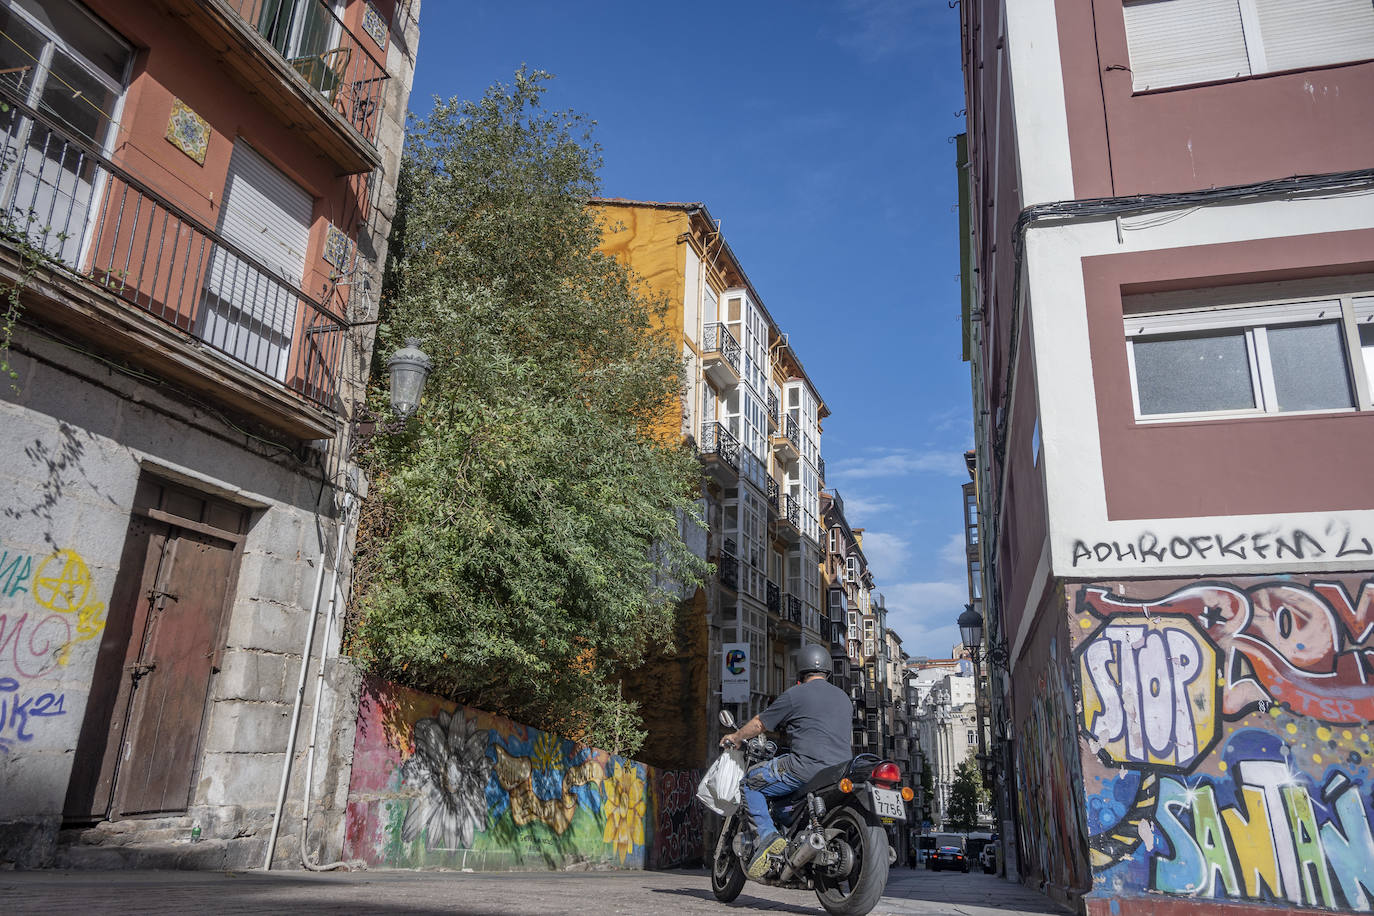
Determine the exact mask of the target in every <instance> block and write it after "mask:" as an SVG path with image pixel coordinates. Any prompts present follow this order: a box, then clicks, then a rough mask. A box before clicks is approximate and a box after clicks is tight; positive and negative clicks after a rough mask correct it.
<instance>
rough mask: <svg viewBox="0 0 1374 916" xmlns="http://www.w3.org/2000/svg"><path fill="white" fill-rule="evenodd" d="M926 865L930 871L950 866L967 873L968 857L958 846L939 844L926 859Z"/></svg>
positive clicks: (941, 869)
mask: <svg viewBox="0 0 1374 916" xmlns="http://www.w3.org/2000/svg"><path fill="white" fill-rule="evenodd" d="M926 866H927V867H928V868H929V869H930V870H931V871H943V870H945V869H946V868H952V869H957V870H959V871H961V872H963V873H964V874H968V857H967V856H965V855H964V851H963V850H962V849H960V848H959V847H958V846H941V847H940V848H939V849H936V850H935V852H934V853H933V854H932V855H931V857H930V858H929V859H927V860H926Z"/></svg>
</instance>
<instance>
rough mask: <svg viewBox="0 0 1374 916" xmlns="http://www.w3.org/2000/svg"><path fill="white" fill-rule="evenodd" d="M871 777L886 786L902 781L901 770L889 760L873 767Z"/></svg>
mask: <svg viewBox="0 0 1374 916" xmlns="http://www.w3.org/2000/svg"><path fill="white" fill-rule="evenodd" d="M871 779H872V780H873V781H874V782H878V783H882V784H884V785H887V786H895V785H896V784H897V783H899V782H901V781H902V771H901V770H899V769H897V764H895V763H893V762H892V761H890V760H889V761H886V762H884V763H880V764H878V765H877V766H875V767H874V768H873V775H872V777H871Z"/></svg>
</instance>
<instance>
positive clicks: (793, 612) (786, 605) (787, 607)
mask: <svg viewBox="0 0 1374 916" xmlns="http://www.w3.org/2000/svg"><path fill="white" fill-rule="evenodd" d="M782 619H783V620H786V621H787V622H788V623H791V624H795V625H796V626H798V627H800V626H801V625H802V600H801V599H800V598H798V597H797V596H796V595H793V594H791V593H790V592H789V593H788V594H786V595H784V596H783V606H782Z"/></svg>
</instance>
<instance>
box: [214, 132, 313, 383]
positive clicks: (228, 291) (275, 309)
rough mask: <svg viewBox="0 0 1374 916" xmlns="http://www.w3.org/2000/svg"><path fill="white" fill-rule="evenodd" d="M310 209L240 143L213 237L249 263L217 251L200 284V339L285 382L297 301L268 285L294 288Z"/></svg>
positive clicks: (309, 202) (307, 200) (303, 196)
mask: <svg viewBox="0 0 1374 916" xmlns="http://www.w3.org/2000/svg"><path fill="white" fill-rule="evenodd" d="M313 210H314V201H313V199H312V198H311V197H310V195H309V194H307V193H306V192H305V191H304V190H303V189H302V188H301V187H300V186H299V185H297V184H296V183H295V182H293V181H291V179H289V178H287V177H286V176H285V175H283V174H282V173H281V172H280V171H278V170H277V169H276V168H275V167H274V166H273V165H272V164H271V163H269V162H268V161H267V160H266V159H264V158H263V157H262V156H260V155H258V153H257V152H255V151H254V150H253V148H252V147H250V146H248V144H246V143H244V142H243V141H242V140H239V141H237V142H236V143H235V144H234V152H233V155H232V156H231V157H230V160H229V178H228V181H227V183H226V187H225V191H224V205H223V207H221V210H220V221H219V231H220V233H221V234H222V235H223V236H224V237H225V238H226V239H228V240H229V241H230V242H232V243H233V244H234V245H236V246H238V247H239V248H240V249H242V250H243V251H244V252H245V253H246V254H248V255H249V256H250V257H251V258H252V259H253V261H255V262H257V264H258V265H262V266H263V267H266V268H267V269H268V271H269V272H268V273H263V272H262V271H261V270H260V269H259V268H258V267H257V266H255V265H254V264H253V263H251V262H249V261H246V260H244V259H242V258H240V257H239V256H238V255H236V254H234V253H233V252H231V251H229V250H228V249H224V248H217V249H216V250H215V253H214V259H213V260H212V262H211V264H210V270H209V276H208V277H207V282H206V302H205V308H204V309H203V310H202V312H203V315H202V319H201V322H202V324H201V329H200V333H201V336H202V339H204V340H205V341H206V342H207V343H209V344H211V345H212V346H214V347H216V348H217V349H219V350H221V351H223V352H225V353H228V354H229V355H231V356H233V357H235V358H237V359H239V360H241V361H242V362H245V363H247V364H248V365H250V366H253V367H254V368H256V369H258V370H259V371H260V372H263V373H265V374H267V375H269V376H271V377H273V378H275V379H277V380H278V381H285V380H286V374H287V369H288V365H289V357H290V351H291V340H292V337H293V336H294V332H295V326H296V309H297V307H298V306H299V301H298V299H297V297H296V295H295V293H293V292H291V290H290V289H288V288H287V286H285V285H283V284H282V283H280V282H277V281H276V279H275V278H280V280H283V281H285V282H286V283H288V284H290V285H291V286H293V287H296V288H299V287H300V285H301V281H302V278H303V277H304V276H305V252H306V246H307V244H308V243H309V240H310V218H311V214H312V212H313Z"/></svg>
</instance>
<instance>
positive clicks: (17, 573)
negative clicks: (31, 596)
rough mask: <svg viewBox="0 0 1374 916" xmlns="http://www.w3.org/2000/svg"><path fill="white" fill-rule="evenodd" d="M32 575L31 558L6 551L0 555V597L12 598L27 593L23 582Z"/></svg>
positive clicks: (26, 587)
mask: <svg viewBox="0 0 1374 916" xmlns="http://www.w3.org/2000/svg"><path fill="white" fill-rule="evenodd" d="M32 574H33V558H32V557H27V556H24V555H22V554H11V553H10V552H9V551H8V550H6V551H4V552H3V553H0V595H3V596H4V597H6V598H13V597H14V596H15V595H16V594H18V593H19V592H26V591H28V590H29V589H28V586H27V585H25V584H24V583H25V582H28V581H29V576H31V575H32Z"/></svg>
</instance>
